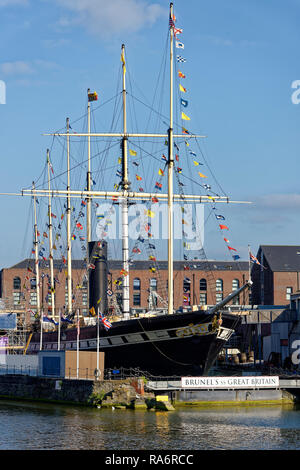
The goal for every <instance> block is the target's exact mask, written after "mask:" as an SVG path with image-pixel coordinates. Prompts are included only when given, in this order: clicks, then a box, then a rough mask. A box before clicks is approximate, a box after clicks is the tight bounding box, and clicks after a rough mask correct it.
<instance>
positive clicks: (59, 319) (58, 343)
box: [57, 309, 61, 351]
mask: <svg viewBox="0 0 300 470" xmlns="http://www.w3.org/2000/svg"><path fill="white" fill-rule="evenodd" d="M60 322H61V309H59V311H58V338H57V350H58V351H60Z"/></svg>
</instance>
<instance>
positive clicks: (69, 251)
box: [66, 118, 72, 315]
mask: <svg viewBox="0 0 300 470" xmlns="http://www.w3.org/2000/svg"><path fill="white" fill-rule="evenodd" d="M66 125H67V263H68V272H67V287H68V289H67V290H68V308H67V311H68V315H70V314H71V313H72V249H71V197H70V135H69V129H70V122H69V118H67V119H66Z"/></svg>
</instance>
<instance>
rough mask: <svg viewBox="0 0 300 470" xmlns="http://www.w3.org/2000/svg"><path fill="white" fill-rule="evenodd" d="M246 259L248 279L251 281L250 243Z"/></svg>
mask: <svg viewBox="0 0 300 470" xmlns="http://www.w3.org/2000/svg"><path fill="white" fill-rule="evenodd" d="M248 260H249V275H248V277H249V281H251V261H250V245H248Z"/></svg>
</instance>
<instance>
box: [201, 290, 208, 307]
mask: <svg viewBox="0 0 300 470" xmlns="http://www.w3.org/2000/svg"><path fill="white" fill-rule="evenodd" d="M200 305H207V296H206V294H204V293H203V292H202V293H200Z"/></svg>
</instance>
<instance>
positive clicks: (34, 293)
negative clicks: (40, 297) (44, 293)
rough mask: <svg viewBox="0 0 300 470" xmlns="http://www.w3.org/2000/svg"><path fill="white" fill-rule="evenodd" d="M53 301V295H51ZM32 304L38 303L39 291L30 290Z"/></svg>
mask: <svg viewBox="0 0 300 470" xmlns="http://www.w3.org/2000/svg"><path fill="white" fill-rule="evenodd" d="M50 301H51V297H50ZM30 305H37V293H36V292H30Z"/></svg>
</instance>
